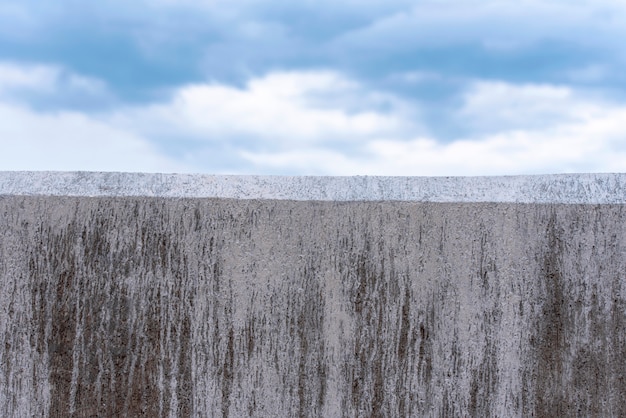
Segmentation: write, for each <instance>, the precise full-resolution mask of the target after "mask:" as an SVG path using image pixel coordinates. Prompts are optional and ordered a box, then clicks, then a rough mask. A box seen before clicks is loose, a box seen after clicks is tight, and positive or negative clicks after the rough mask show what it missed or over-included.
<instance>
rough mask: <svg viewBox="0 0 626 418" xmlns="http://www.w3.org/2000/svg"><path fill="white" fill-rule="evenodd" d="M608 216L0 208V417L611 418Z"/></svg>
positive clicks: (621, 309)
mask: <svg viewBox="0 0 626 418" xmlns="http://www.w3.org/2000/svg"><path fill="white" fill-rule="evenodd" d="M570 177H571V178H570V179H569V180H571V181H574V180H575V179H573V177H574V176H570ZM620 181H621V180H620ZM4 190H6V188H5V189H4ZM620 193H621V195H620V197H619V199H623V190H622V191H621V192H620ZM625 221H626V210H625V206H624V205H623V204H603V205H598V204H592V203H587V204H523V203H436V202H380V201H378V202H374V201H363V202H350V201H347V202H333V201H293V200H260V199H256V200H255V199H250V200H236V199H220V198H165V197H152V198H147V197H67V196H66V197H63V196H23V195H22V196H20V195H13V196H7V195H5V196H0V231H2V234H1V235H0V416H3V417H4V416H6V417H31V416H36V417H39V416H53V417H71V416H74V417H109V416H146V417H154V416H200V417H203V416H208V417H210V416H219V417H221V416H230V417H241V416H258V417H273V416H277V417H294V416H296V417H297V416H308V417H318V416H326V417H340V416H346V417H357V416H359V417H361V416H362V417H369V416H372V417H379V416H382V417H384V416H390V417H400V416H402V417H403V416H432V417H440V416H476V417H485V416H494V417H495V416H498V417H500V416H531V415H534V416H538V417H542V416H550V417H555V416H626V403H625V402H624V399H626V362H625V361H624V359H626V239H625V237H626V222H625Z"/></svg>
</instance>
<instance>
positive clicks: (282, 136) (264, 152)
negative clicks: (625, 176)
mask: <svg viewBox="0 0 626 418" xmlns="http://www.w3.org/2000/svg"><path fill="white" fill-rule="evenodd" d="M59 74H62V75H59ZM435 76H436V74H431V73H427V74H421V73H414V74H408V75H407V77H410V78H413V79H414V80H413V82H416V83H422V82H429V81H428V80H430V79H432V77H435ZM68 80H83V78H82V77H81V76H80V75H77V74H74V73H71V72H68V71H65V70H61V69H59V68H57V67H50V66H32V65H31V66H23V65H22V66H21V65H19V64H6V63H5V64H2V65H0V148H1V149H2V150H3V152H2V153H1V154H0V165H1V166H2V167H3V169H12V170H18V169H20V170H26V169H46V170H104V171H148V172H153V171H166V172H189V171H199V172H213V173H248V174H322V175H357V174H366V175H374V174H376V175H488V174H494V175H495V174H530V173H549V172H573V171H579V172H585V171H598V172H606V171H626V165H625V163H624V162H625V161H626V127H624V124H623V121H624V120H626V105H624V104H623V103H620V102H616V101H612V100H609V99H607V98H605V97H602V96H601V95H599V93H597V92H596V93H593V94H592V92H590V91H588V90H578V89H575V88H573V87H571V86H566V85H554V84H547V83H543V84H538V83H526V84H514V83H508V82H505V81H501V80H475V81H473V82H472V83H471V84H470V85H469V86H466V88H465V90H464V92H463V94H462V95H461V96H460V98H459V101H458V103H456V104H455V105H454V106H452V107H450V113H449V115H448V118H449V120H450V121H454V123H456V124H458V125H463V126H465V130H464V131H465V134H463V135H458V136H456V137H454V138H452V140H449V141H446V142H444V141H442V140H441V139H440V138H438V137H437V136H436V135H434V134H433V133H432V131H431V129H429V121H428V120H427V119H426V118H425V117H424V115H423V113H422V110H423V107H424V106H426V104H427V103H421V102H419V101H413V102H407V101H406V100H404V99H401V98H399V97H398V96H395V95H393V94H390V93H385V92H381V91H375V90H372V89H368V88H366V87H365V86H364V85H362V84H361V83H359V82H357V81H355V80H353V79H351V78H349V77H347V76H346V75H345V74H341V73H339V72H336V71H330V70H315V71H300V72H298V71H281V72H270V73H267V74H265V75H263V76H260V77H252V78H250V79H249V80H248V81H247V82H246V83H245V84H244V85H243V86H242V87H233V86H229V85H225V84H220V83H217V82H206V83H195V84H190V85H184V86H180V87H178V88H176V89H173V90H172V91H171V93H170V96H169V97H168V98H167V99H164V100H162V101H160V102H154V103H150V104H136V105H126V106H123V107H116V108H114V109H108V110H107V109H104V110H100V111H98V112H89V111H87V110H76V109H74V110H61V111H58V110H57V111H50V110H40V109H36V108H33V107H31V106H29V105H28V103H27V102H25V101H24V100H20V97H22V96H20V95H18V94H17V93H16V92H17V91H22V92H24V91H26V92H28V91H35V90H41V91H47V92H48V93H46V94H51V95H55V94H63V92H64V91H65V90H67V89H71V88H73V87H72V86H74V87H75V88H76V89H77V91H85V92H87V93H85V94H88V92H90V91H91V90H92V87H91V86H93V85H96V86H100V85H101V84H99V82H98V80H91V79H88V78H87V79H86V80H87V82H86V83H83V84H81V83H80V82H70V81H68ZM102 85H103V84H102ZM105 87H106V86H105ZM42 94H43V93H42Z"/></svg>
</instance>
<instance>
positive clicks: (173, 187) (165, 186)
mask: <svg viewBox="0 0 626 418" xmlns="http://www.w3.org/2000/svg"><path fill="white" fill-rule="evenodd" d="M1 195H5V196H6V195H13V196H15V195H18V196H93V197H96V196H101V197H106V196H111V197H113V196H142V197H169V198H187V197H193V198H226V199H274V200H301V201H303V200H304V201H306V200H311V201H340V202H342V201H343V202H345V201H415V202H514V203H568V204H576V203H591V204H624V203H626V173H620V174H553V175H537V176H503V177H370V176H356V177H308V176H303V177H288V176H235V175H204V174H143V173H99V172H10V171H6V172H0V196H1Z"/></svg>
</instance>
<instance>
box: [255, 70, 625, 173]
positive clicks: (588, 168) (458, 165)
mask: <svg viewBox="0 0 626 418" xmlns="http://www.w3.org/2000/svg"><path fill="white" fill-rule="evenodd" d="M451 117H457V118H467V119H472V118H473V119H475V125H476V126H480V127H482V128H488V129H487V130H488V131H489V132H487V133H482V134H481V133H476V134H475V135H473V136H471V137H467V138H459V139H457V140H454V141H451V142H449V143H444V142H441V141H437V140H436V139H435V138H430V137H417V138H414V139H412V140H408V141H406V140H398V139H395V138H386V139H384V138H383V139H372V140H368V141H365V142H364V143H363V146H362V147H361V149H360V152H359V155H358V156H355V155H348V154H345V153H342V152H340V151H339V150H332V149H324V150H322V149H307V150H303V151H298V150H285V151H283V152H279V153H267V152H264V153H256V154H253V153H246V154H245V157H246V158H248V159H249V160H250V162H251V163H253V164H255V166H257V167H263V166H266V167H271V168H273V169H280V170H283V171H289V170H292V171H297V170H298V169H299V168H301V167H302V168H303V169H304V170H310V171H308V172H309V173H311V174H346V175H347V174H370V175H505V174H532V173H535V174H538V173H556V172H620V171H621V172H623V171H626V126H625V125H624V124H623V121H624V120H626V106H625V105H623V104H616V103H608V102H605V101H601V100H598V99H594V98H590V97H585V96H584V95H582V94H580V93H578V92H575V91H573V90H572V89H570V88H566V87H558V86H550V85H521V86H520V85H511V84H507V83H502V82H477V83H475V85H474V86H473V88H471V89H469V90H468V94H467V95H466V96H465V100H464V105H463V106H462V107H461V108H460V109H459V110H458V113H457V114H456V115H451Z"/></svg>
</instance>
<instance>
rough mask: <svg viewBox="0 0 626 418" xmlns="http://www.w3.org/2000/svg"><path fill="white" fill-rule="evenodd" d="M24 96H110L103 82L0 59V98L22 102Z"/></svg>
mask: <svg viewBox="0 0 626 418" xmlns="http://www.w3.org/2000/svg"><path fill="white" fill-rule="evenodd" d="M24 96H27V97H33V96H37V97H53V98H54V97H59V96H65V97H68V96H82V97H90V98H99V99H108V98H110V97H111V96H112V95H111V93H110V92H109V91H108V89H107V87H106V84H105V83H103V82H102V81H100V80H98V79H95V78H90V77H85V76H82V75H79V74H75V73H73V72H71V71H67V70H65V69H63V68H61V67H59V66H54V65H26V64H18V63H14V62H7V61H0V99H1V100H4V101H7V100H15V101H21V100H22V99H23V98H24Z"/></svg>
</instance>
